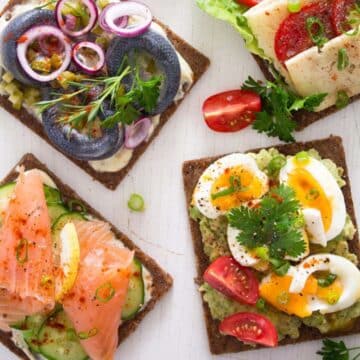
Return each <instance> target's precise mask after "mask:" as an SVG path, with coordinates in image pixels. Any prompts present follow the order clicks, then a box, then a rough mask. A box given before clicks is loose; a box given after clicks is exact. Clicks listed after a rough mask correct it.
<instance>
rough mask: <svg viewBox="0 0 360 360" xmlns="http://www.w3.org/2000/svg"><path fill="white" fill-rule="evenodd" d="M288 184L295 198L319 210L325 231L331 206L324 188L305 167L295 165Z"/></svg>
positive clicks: (329, 221) (328, 223) (330, 217)
mask: <svg viewBox="0 0 360 360" xmlns="http://www.w3.org/2000/svg"><path fill="white" fill-rule="evenodd" d="M288 185H289V186H290V187H292V188H293V189H294V191H295V194H296V198H297V199H298V200H299V201H300V203H301V205H302V206H303V207H305V208H314V209H317V210H319V211H320V213H321V218H322V221H323V224H324V229H325V231H328V230H329V228H330V225H331V221H332V206H331V202H330V200H329V199H328V197H327V196H326V194H325V192H324V190H323V189H322V187H321V186H320V184H319V183H318V182H317V181H316V179H315V178H314V177H313V176H312V175H311V173H310V172H309V171H308V170H306V168H305V167H301V166H297V167H296V168H295V169H294V170H293V171H292V172H291V173H290V174H289V180H288Z"/></svg>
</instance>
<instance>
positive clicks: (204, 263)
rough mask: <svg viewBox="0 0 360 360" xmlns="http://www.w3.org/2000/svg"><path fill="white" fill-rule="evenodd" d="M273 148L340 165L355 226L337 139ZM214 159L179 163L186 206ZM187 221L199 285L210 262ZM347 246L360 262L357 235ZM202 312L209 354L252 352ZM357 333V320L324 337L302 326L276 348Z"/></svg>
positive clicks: (196, 230) (197, 232)
mask: <svg viewBox="0 0 360 360" xmlns="http://www.w3.org/2000/svg"><path fill="white" fill-rule="evenodd" d="M274 147H275V148H276V149H278V150H279V151H280V152H281V153H283V154H285V155H293V154H295V153H297V152H299V151H302V150H308V149H316V150H317V151H318V152H319V154H320V156H321V157H323V158H329V159H331V160H333V161H334V162H335V163H336V164H337V165H338V166H341V167H342V168H343V169H344V180H345V181H346V185H345V186H344V187H343V188H342V191H343V193H344V198H345V203H346V209H347V212H348V214H349V215H350V217H351V220H352V221H353V223H354V225H355V227H356V226H357V225H356V218H355V212H354V204H353V201H352V197H351V189H350V181H349V177H348V171H347V166H346V160H345V153H344V148H343V145H342V140H341V138H340V137H337V136H330V137H329V138H326V139H322V140H316V141H309V142H304V143H294V144H287V145H279V146H274ZM259 150H261V149H255V150H250V151H251V152H257V151H259ZM250 151H249V152H250ZM218 158H219V157H211V158H204V159H199V160H192V161H187V162H185V163H184V164H183V179H184V187H185V194H186V203H187V204H188V205H189V204H190V202H191V198H192V193H193V190H194V188H195V186H196V184H197V182H198V180H199V178H200V176H201V174H202V173H203V171H204V170H205V169H206V168H207V167H208V166H209V165H210V164H211V163H213V162H214V161H215V160H217V159H218ZM189 219H190V229H191V234H192V239H193V244H194V249H195V254H196V259H197V276H198V278H197V282H198V283H199V284H200V283H202V282H203V280H202V276H203V274H204V272H205V270H206V268H207V267H208V266H209V264H210V263H209V260H208V257H207V256H206V255H205V253H204V250H203V244H202V237H201V232H200V229H199V224H198V223H197V222H196V221H194V220H192V219H191V218H190V217H189ZM349 247H350V250H351V251H352V252H353V253H355V254H356V255H357V256H358V258H359V259H360V247H359V238H358V234H357V233H356V235H355V237H354V239H353V240H352V241H350V242H349ZM203 309H204V315H205V320H206V327H207V332H208V337H209V344H210V350H211V352H212V353H213V354H222V353H227V352H239V351H246V350H253V349H254V347H251V346H248V345H245V344H243V343H241V342H239V341H237V340H236V339H235V338H233V337H230V336H224V335H221V334H220V333H219V331H218V326H219V321H216V320H213V318H212V317H211V314H210V310H209V307H208V305H207V303H206V302H205V301H203ZM359 332H360V318H359V319H358V320H357V321H356V322H355V323H354V326H353V328H352V329H348V330H344V331H337V332H335V333H332V334H329V335H326V336H324V335H322V334H321V333H320V332H319V331H318V330H316V329H314V328H310V327H306V326H305V325H303V326H302V327H301V328H300V337H299V338H298V339H290V338H286V339H284V340H283V341H281V342H280V344H279V345H287V344H296V343H300V342H304V341H310V340H316V339H323V338H325V337H329V336H330V337H332V336H340V335H346V334H354V333H359Z"/></svg>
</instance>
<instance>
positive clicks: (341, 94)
mask: <svg viewBox="0 0 360 360" xmlns="http://www.w3.org/2000/svg"><path fill="white" fill-rule="evenodd" d="M349 100H350V99H349V96H348V94H347V93H346V91H344V90H340V91H338V93H337V96H336V102H335V106H336V107H337V108H338V109H343V108H344V107H345V106H347V105H348V104H349Z"/></svg>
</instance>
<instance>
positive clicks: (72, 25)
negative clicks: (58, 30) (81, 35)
mask: <svg viewBox="0 0 360 360" xmlns="http://www.w3.org/2000/svg"><path fill="white" fill-rule="evenodd" d="M65 26H66V28H67V29H69V30H71V31H73V30H75V29H76V16H75V15H71V14H68V15H65Z"/></svg>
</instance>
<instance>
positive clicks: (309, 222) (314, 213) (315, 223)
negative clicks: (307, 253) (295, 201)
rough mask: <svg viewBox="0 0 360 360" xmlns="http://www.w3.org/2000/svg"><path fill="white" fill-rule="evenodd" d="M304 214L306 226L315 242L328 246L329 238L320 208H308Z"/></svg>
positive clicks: (312, 240) (304, 210)
mask: <svg viewBox="0 0 360 360" xmlns="http://www.w3.org/2000/svg"><path fill="white" fill-rule="evenodd" d="M302 213H303V215H304V221H305V228H306V231H307V233H308V234H309V237H310V241H311V242H312V243H313V244H319V245H321V246H324V247H325V246H326V244H327V239H326V234H325V229H324V223H323V221H322V218H321V212H320V210H318V209H314V208H306V209H303V211H302Z"/></svg>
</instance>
